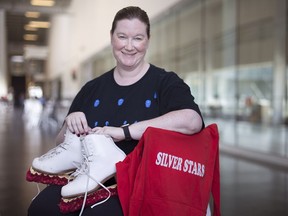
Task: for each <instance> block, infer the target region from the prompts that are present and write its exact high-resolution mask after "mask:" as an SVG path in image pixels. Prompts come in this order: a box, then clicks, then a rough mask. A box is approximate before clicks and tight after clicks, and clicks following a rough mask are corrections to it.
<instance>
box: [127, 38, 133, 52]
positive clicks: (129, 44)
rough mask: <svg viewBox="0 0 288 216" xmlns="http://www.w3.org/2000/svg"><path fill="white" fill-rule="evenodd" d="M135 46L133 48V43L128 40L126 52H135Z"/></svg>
mask: <svg viewBox="0 0 288 216" xmlns="http://www.w3.org/2000/svg"><path fill="white" fill-rule="evenodd" d="M133 48H134V46H133V42H132V40H127V43H126V45H125V49H126V50H133Z"/></svg>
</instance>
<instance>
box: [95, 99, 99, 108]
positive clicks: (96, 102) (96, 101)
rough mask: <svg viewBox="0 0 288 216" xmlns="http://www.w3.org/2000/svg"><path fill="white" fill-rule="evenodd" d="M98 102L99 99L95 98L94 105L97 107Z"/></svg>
mask: <svg viewBox="0 0 288 216" xmlns="http://www.w3.org/2000/svg"><path fill="white" fill-rule="evenodd" d="M99 104H100V100H99V99H96V100H95V102H94V107H98V106H99Z"/></svg>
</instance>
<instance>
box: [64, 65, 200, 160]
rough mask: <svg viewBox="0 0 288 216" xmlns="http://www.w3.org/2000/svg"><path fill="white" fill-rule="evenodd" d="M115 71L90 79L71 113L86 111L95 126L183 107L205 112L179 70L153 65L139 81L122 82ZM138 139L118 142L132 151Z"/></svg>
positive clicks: (128, 120)
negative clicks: (124, 84) (127, 84)
mask: <svg viewBox="0 0 288 216" xmlns="http://www.w3.org/2000/svg"><path fill="white" fill-rule="evenodd" d="M113 71H114V69H112V70H110V71H108V72H106V73H104V74H103V75H101V76H99V77H97V78H95V79H93V80H91V81H89V82H87V83H86V84H85V85H84V86H83V87H82V89H81V90H80V91H79V93H78V94H77V95H76V97H75V99H74V100H73V102H72V105H71V107H70V109H69V113H71V112H76V111H81V112H84V114H85V116H86V118H87V121H88V125H89V126H90V127H91V128H94V127H96V126H100V127H102V126H116V127H119V126H121V125H124V124H133V123H135V122H138V121H143V120H147V119H152V118H155V117H158V116H161V115H163V114H165V113H168V112H170V111H173V110H179V109H193V110H195V111H196V112H197V113H199V114H200V116H201V113H200V110H199V107H198V105H197V104H196V103H195V102H194V97H193V96H192V95H191V92H190V88H189V86H188V85H186V84H185V83H184V81H183V80H182V79H180V78H179V77H178V75H177V74H176V73H174V72H166V71H165V70H164V69H161V68H158V67H156V66H154V65H150V67H149V69H148V71H147V73H146V74H145V75H144V76H143V77H142V78H141V79H140V80H139V81H137V82H136V83H134V84H132V85H129V86H120V85H118V84H117V83H116V82H115V80H114V77H113ZM137 142H138V141H135V140H134V141H122V142H118V143H116V144H117V145H118V146H119V147H120V148H121V149H122V150H123V151H124V152H125V153H126V154H128V153H130V152H131V151H132V150H133V149H134V147H135V146H136V144H137Z"/></svg>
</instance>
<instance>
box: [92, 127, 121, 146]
mask: <svg viewBox="0 0 288 216" xmlns="http://www.w3.org/2000/svg"><path fill="white" fill-rule="evenodd" d="M92 132H94V133H96V134H104V135H108V136H110V137H111V138H112V139H113V141H114V142H119V141H121V140H124V139H125V135H124V132H123V129H122V128H121V127H111V126H104V127H95V128H93V129H92Z"/></svg>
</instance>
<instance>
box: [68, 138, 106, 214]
mask: <svg viewBox="0 0 288 216" xmlns="http://www.w3.org/2000/svg"><path fill="white" fill-rule="evenodd" d="M80 141H81V144H82V148H83V151H82V155H83V161H82V163H74V165H75V166H76V167H77V169H76V171H75V172H74V173H73V174H72V175H71V177H73V178H75V177H77V176H78V175H87V176H88V178H87V182H86V190H85V194H84V200H83V204H82V207H81V211H80V213H79V216H81V215H82V213H83V210H84V208H85V203H86V200H87V195H88V185H89V181H90V179H92V180H93V181H95V182H96V183H97V184H98V185H100V186H101V187H102V188H104V189H105V190H106V191H107V192H108V196H107V198H106V199H104V200H102V201H100V202H98V203H96V204H94V205H92V206H91V208H94V207H95V206H97V205H100V204H102V203H104V202H106V201H107V200H108V199H109V198H110V196H111V192H110V190H109V189H108V188H107V187H106V186H105V185H103V184H102V183H101V182H99V181H98V180H97V179H95V178H94V177H93V176H91V175H90V163H89V162H90V159H89V157H91V156H92V155H93V154H90V151H89V149H88V147H87V145H88V144H87V143H86V142H85V138H84V136H81V137H80Z"/></svg>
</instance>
